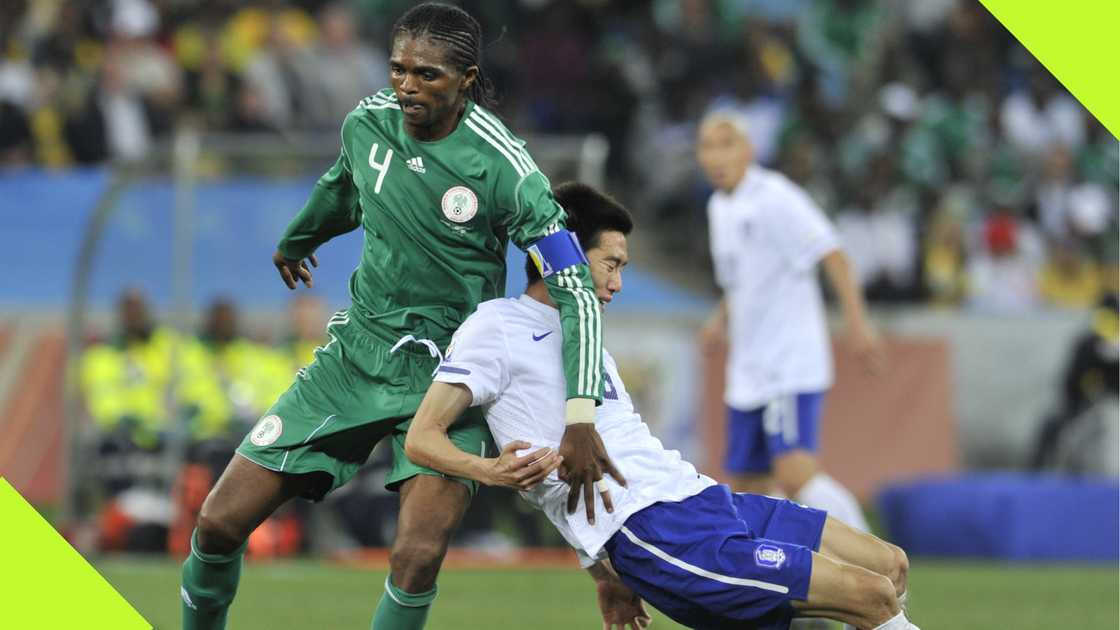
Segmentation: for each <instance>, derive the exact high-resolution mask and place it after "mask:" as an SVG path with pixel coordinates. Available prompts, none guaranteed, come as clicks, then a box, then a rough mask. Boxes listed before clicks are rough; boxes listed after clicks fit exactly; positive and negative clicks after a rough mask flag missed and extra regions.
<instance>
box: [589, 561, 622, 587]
mask: <svg viewBox="0 0 1120 630" xmlns="http://www.w3.org/2000/svg"><path fill="white" fill-rule="evenodd" d="M587 573H588V574H589V575H590V576H591V579H593V580H595V581H596V582H605V581H607V580H617V579H618V576H617V575H616V574H615V572H614V569H613V568H611V562H610V560H599V561H598V562H596V563H595V564H593V565H591V566H589V567H587Z"/></svg>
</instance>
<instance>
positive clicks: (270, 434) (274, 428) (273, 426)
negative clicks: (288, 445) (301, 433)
mask: <svg viewBox="0 0 1120 630" xmlns="http://www.w3.org/2000/svg"><path fill="white" fill-rule="evenodd" d="M283 432H284V422H283V421H281V420H280V416H277V415H271V416H265V417H263V418H261V419H260V421H259V422H257V426H255V427H253V431H252V432H251V433H249V441H250V442H252V443H253V444H256V445H257V446H268V445H269V444H272V443H273V442H275V441H276V440H278V439H280V434H281V433H283Z"/></svg>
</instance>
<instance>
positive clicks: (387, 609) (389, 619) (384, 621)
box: [372, 575, 436, 630]
mask: <svg viewBox="0 0 1120 630" xmlns="http://www.w3.org/2000/svg"><path fill="white" fill-rule="evenodd" d="M435 598H436V588H435V587H432V590H430V591H428V592H426V593H406V592H404V591H402V590H401V589H399V588H397V587H396V586H395V585H394V584H393V576H392V575H390V576H388V577H386V578H385V594H384V595H382V596H381V601H380V602H378V603H377V610H376V611H375V612H374V613H373V626H372V628H373V630H420V629H421V628H423V627H424V623H425V622H427V620H428V609H429V608H431V607H432V600H434V599H435Z"/></svg>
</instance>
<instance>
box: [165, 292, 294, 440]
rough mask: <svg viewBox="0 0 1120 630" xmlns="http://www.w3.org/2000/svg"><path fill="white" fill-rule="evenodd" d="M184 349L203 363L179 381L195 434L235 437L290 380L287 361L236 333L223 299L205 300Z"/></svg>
mask: <svg viewBox="0 0 1120 630" xmlns="http://www.w3.org/2000/svg"><path fill="white" fill-rule="evenodd" d="M185 354H186V356H187V357H189V358H190V360H191V362H192V363H196V364H197V365H199V366H205V367H204V369H203V370H201V371H200V372H199V373H198V374H193V375H192V378H191V381H192V382H191V383H185V384H184V387H185V388H187V391H185V392H184V394H183V397H184V400H185V401H186V402H188V403H189V404H193V405H194V406H195V407H196V408H197V409H198V413H197V414H196V415H195V419H194V426H193V435H194V436H195V438H196V439H204V438H213V437H222V436H226V435H232V436H236V437H237V438H240V436H241V435H243V434H244V433H245V432H246V431H248V429H249V427H251V426H252V424H253V423H254V422H256V421H257V420H258V419H259V418H260V417H261V416H262V415H264V412H265V411H266V410H267V409H268V408H269V407H270V406H271V405H272V403H274V402H275V401H276V398H277V397H278V396H279V395H280V394H281V393H282V392H283V391H284V390H285V389H286V388H287V387H288V385H290V384H291V379H292V373H291V370H290V369H289V366H288V363H287V361H286V360H285V359H284V357H283V356H282V355H280V354H279V353H278V352H276V351H274V350H273V349H271V348H269V347H267V346H264V345H262V344H259V343H256V342H254V341H251V340H249V339H248V338H246V337H244V336H243V335H242V334H241V331H240V324H239V322H238V313H237V308H236V307H235V306H234V305H233V303H232V302H230V301H228V300H217V301H215V302H214V303H213V304H211V305H210V308H209V309H208V310H207V312H206V317H205V322H204V324H203V329H202V332H201V334H200V335H199V339H198V342H197V343H194V344H192V345H191V346H190V348H189V349H188V351H187V352H186V353H185Z"/></svg>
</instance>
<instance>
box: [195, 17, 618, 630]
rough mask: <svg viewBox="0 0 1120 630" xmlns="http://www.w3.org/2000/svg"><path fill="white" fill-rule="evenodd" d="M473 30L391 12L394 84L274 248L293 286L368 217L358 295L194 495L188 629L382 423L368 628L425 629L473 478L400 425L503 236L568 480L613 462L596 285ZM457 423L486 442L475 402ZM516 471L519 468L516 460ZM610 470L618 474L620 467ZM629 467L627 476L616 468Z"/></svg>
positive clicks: (491, 271)
mask: <svg viewBox="0 0 1120 630" xmlns="http://www.w3.org/2000/svg"><path fill="white" fill-rule="evenodd" d="M480 41H481V31H480V28H479V25H478V22H476V21H475V19H474V18H472V17H471V16H470V15H469V14H467V13H466V12H464V11H463V10H461V9H458V8H455V7H450V6H446V5H439V4H421V5H418V6H416V7H414V8H412V9H410V10H409V11H408V12H406V13H405V14H404V15H403V16H402V17H401V18H400V19H399V20H398V21H397V23H396V24H395V25H394V27H393V31H392V51H391V57H390V76H391V79H392V89H385V90H382V91H380V92H378V93H377V94H374V95H373V96H370V97H369V98H366V99H364V100H363V101H362V102H361V103H360V104H359V105H358V107H357V108H356V109H355V110H354V111H353V112H351V113H350V114H349V115H348V116H347V117H346V120H345V121H344V122H343V125H342V137H341V140H342V152H341V155H340V156H339V158H338V161H337V162H335V164H334V166H333V167H331V169H330V170H329V171H328V172H327V173H326V174H325V175H323V177H321V178H320V179H319V181H318V183H317V184H316V186H315V188H314V190H313V191H312V193H311V197H310V199H309V200H308V202H307V204H306V206H304V208H303V210H302V211H300V213H299V214H298V215H297V216H296V217H295V218H294V219H293V220H292V222H291V224H290V225H289V226H288V228H287V230H286V231H285V232H284V235H283V238H282V239H281V240H280V244H279V247H278V250H277V252H276V254H275V256H274V263H275V264H276V267H277V268H278V270H279V272H280V275H281V277H282V279H283V280H284V282H285V283H286V284H287V285H288V287H289V288H292V289H294V288H295V287H296V284H297V282H298V281H300V280H302V281H303V282H304V283H305V284H306V285H307V286H311V282H312V278H311V271H310V269H309V268H308V266H307V262H310V263H311V264H312V265H313V266H314V265H317V261H316V259H315V256H314V252H315V250H316V248H318V247H319V246H320V245H322V244H323V243H325V242H327V241H328V240H330V239H331V238H332V237H334V236H337V235H339V234H343V233H345V232H349V231H351V230H355V229H357V228H359V227H360V228H362V230H363V233H364V237H365V244H364V247H363V251H362V258H361V262H360V263H359V264H358V267H357V269H356V270H355V271H354V274H353V275H352V276H351V278H350V296H351V299H352V302H353V303H352V305H351V306H350V308H348V309H346V310H344V311H341V312H339V313H337V314H335V315H334V317H332V318H331V320H330V322H329V323H328V325H327V332H328V334H329V336H330V342H329V343H328V344H327V345H326V346H325V347H323V348H320V349H319V350H318V351H317V352H316V354H315V359H314V361H313V362H312V363H311V364H310V365H308V366H307V367H306V368H305V369H303V370H301V371H300V372H299V374H298V376H297V378H296V380H295V382H294V383H293V384H292V386H291V387H290V388H289V389H288V390H287V392H285V393H284V394H283V395H282V396H281V397H280V399H279V400H277V401H276V403H275V404H274V405H273V406H272V408H271V409H270V410H269V411H268V413H267V414H266V415H265V417H263V418H262V419H261V420H260V421H259V422H258V423H257V425H256V426H255V427H254V428H253V429H252V431H250V433H249V434H248V435H247V436H245V439H244V441H243V442H242V443H241V445H240V447H239V448H238V449H237V455H236V456H235V457H234V458H233V459H232V460H231V461H230V463H229V465H228V467H227V468H226V470H225V472H224V473H223V474H222V477H221V479H219V481H218V483H217V484H216V486H215V487H214V489H213V490H212V491H211V492H210V495H209V496H208V497H207V498H206V501H205V503H204V504H203V506H202V510H201V513H200V515H199V518H198V523H197V528H196V529H195V531H194V534H193V536H192V540H191V553H190V555H189V556H188V557H187V559H186V561H185V562H184V563H183V578H182V588H181V592H180V595H181V598H182V617H183V627H184V628H186V629H187V630H195V629H212V628H223V627H225V623H226V617H227V612H228V609H229V606H230V604H231V602H232V601H233V598H234V594H235V593H236V591H237V585H238V581H239V579H240V572H241V557H242V554H243V552H244V549H245V541H246V539H247V538H248V536H249V534H250V533H251V532H252V531H253V530H254V529H255V528H256V527H257V526H258V525H259V524H260V523H261V522H262V521H263V520H264V519H265V518H267V517H268V516H269V515H270V514H271V513H272V512H273V511H275V510H276V509H277V508H278V507H280V505H282V504H283V503H285V502H286V501H288V500H289V499H291V498H293V497H305V498H309V499H312V500H319V499H322V498H323V496H324V495H325V494H326V493H328V492H330V491H331V490H333V489H335V488H337V487H339V486H341V485H342V484H344V483H346V482H347V480H349V479H350V478H351V477H353V476H354V474H355V473H356V472H357V471H358V468H359V467H360V466H361V465H362V464H363V463H364V462H365V461H366V459H367V458H368V456H369V454H370V451H371V450H372V449H373V447H374V445H376V444H377V443H378V442H379V441H380V440H382V439H389V440H390V441H391V442H392V446H393V468H392V470H391V472H390V474H389V476H388V479H387V482H386V483H387V486H388V487H389V488H390V489H393V490H399V491H400V502H401V507H400V517H399V523H398V529H397V536H396V539H395V540H394V542H393V547H392V551H391V555H390V564H391V565H392V569H391V572H390V575H389V577H388V578H387V579H386V582H385V594H384V595H383V596H382V598H381V601H380V603H379V604H378V606H377V610H376V612H375V613H374V619H373V626H374V627H375V628H377V630H417V629H419V628H422V627H423V626H424V622H425V619H426V617H427V614H428V608H429V605H430V603H431V601H432V600H433V599H434V598H435V596H436V586H435V581H436V575H437V573H438V571H439V567H440V564H441V563H442V561H443V556H444V554H445V552H446V550H447V544H448V540H449V539H450V537H451V534H452V532H453V531H454V529H455V527H456V526H457V524H458V523H459V520H460V518H461V517H462V515H463V513H464V511H465V510H466V508H467V505H468V504H469V502H470V498H471V496H472V495H473V493H474V491H475V488H476V487H477V486H476V482H475V481H473V480H471V479H468V478H465V477H464V478H456V479H453V478H448V477H444V476H443V475H441V474H440V473H438V472H436V471H434V470H432V469H430V468H425V467H423V466H419V465H417V464H415V463H413V462H411V461H409V459H408V458H407V457H406V456H405V454H404V439H405V438H404V436H405V431H406V430H407V428H408V423H409V421H410V419H411V418H412V416H413V414H414V413H415V411H416V408H417V406H418V405H419V404H420V401H421V399H422V398H423V396H424V392H425V391H426V390H427V388H428V385H429V384H430V383H431V379H432V374H433V372H434V370H435V368H436V366H438V365H439V359H440V356H439V355H440V353H439V349H440V348H444V347H446V345H447V343H448V342H449V341H450V340H451V335H452V333H453V332H454V331H455V329H456V328H457V327H458V326H459V324H460V323H462V321H463V319H464V318H466V316H467V315H469V314H470V313H471V312H473V311H474V309H475V307H476V306H477V305H478V303H479V302H481V301H483V300H488V299H492V298H495V297H498V296H501V295H503V294H504V293H505V287H504V284H505V277H506V270H505V254H506V242H507V240H513V242H514V243H515V244H517V245H518V246H519V247H522V248H528V249H530V250H531V251H532V252H533V256H534V259H535V260H537V261H539V263H540V264H541V265H542V267H543V268H544V269H545V274H546V276H547V277H546V279H545V281H544V284H543V285H542V286H544V287H545V289H544V290H545V291H546V292H547V293H548V294H549V296H550V299H551V300H552V301H553V302H554V303H555V304H556V305H557V307H558V309H559V311H558V313H559V319H558V320H557V321H558V322H560V323H559V324H558V328H557V329H556V334H555V335H554V336H553V338H552V339H551V340H550V343H555V344H556V348H557V351H558V352H559V353H560V354H561V355H562V359H561V360H562V362H563V369H562V371H561V373H560V374H559V375H558V377H557V378H559V379H561V380H560V381H557V382H558V383H560V382H563V383H566V384H567V385H566V387H561V389H564V390H565V391H564V393H563V394H561V397H562V398H565V399H566V402H565V403H561V406H562V407H565V413H562V415H563V416H564V418H565V421H566V422H569V423H571V424H569V425H566V427H567V428H566V430H565V431H564V437H563V439H562V440H561V444H560V449H561V451H562V452H563V453H564V456H565V459H564V462H565V468H564V469H562V470H563V472H565V475H566V478H567V479H568V480H569V481H570V482H571V488H572V491H573V492H578V491H580V489H582V488H583V487H585V486H586V487H587V488H591V487H592V485H593V484H594V482H595V480H597V479H599V478H600V477H601V470H602V469H605V470H606V471H608V472H612V468H611V467H610V462H609V461H608V460H606V454H605V451H603V446H602V442H601V441H600V440H599V436H598V434H597V433H596V432H595V426H594V424H593V423H594V421H595V405H596V402H597V401H598V400H599V399H600V397H601V395H602V394H601V392H602V388H603V370H602V359H601V353H602V350H601V348H602V346H601V342H600V319H599V318H600V315H599V309H598V308H597V307H598V303H597V300H596V298H595V291H594V285H593V283H592V280H591V275H590V273H589V271H588V268H587V265H586V262H585V259H584V258H583V253H582V252H581V251H580V250H579V246H578V243H577V241H576V240H575V237H574V236H572V235H571V234H570V233H569V232H568V231H567V230H566V229H565V228H564V225H565V223H564V222H565V216H564V212H563V210H562V209H561V207H560V206H559V205H557V204H556V202H555V200H554V199H553V198H552V192H551V186H550V184H549V182H548V180H547V179H546V178H545V177H544V175H542V174H541V172H540V171H539V170H538V169H537V166H536V164H534V163H533V160H532V158H531V157H530V156H529V154H528V153H527V152H526V151H525V149H524V145H523V143H522V142H521V141H520V140H518V139H517V138H515V137H514V136H513V135H512V134H510V132H509V131H508V130H507V129H506V128H505V126H503V125H502V123H501V122H500V121H499V120H498V119H497V118H496V117H495V116H494V115H493V114H492V113H490V112H489V111H487V110H486V108H485V107H484V105H485V104H486V103H487V102H488V101H489V94H490V91H491V90H490V87H489V85H488V82H487V80H486V77H485V75H484V74H483V72H482V69H481V67H480V65H479V63H480V62H479V58H480ZM450 440H451V442H452V443H454V444H455V445H456V448H461V449H464V450H467V451H470V452H472V453H476V454H477V453H480V452H481V451H482V449H483V448H484V445H485V444H486V443H488V442H489V440H490V434H489V431H488V430H487V428H486V423H485V421H484V419H483V418H482V417H481V414H480V413H479V412H477V411H475V412H473V413H468V414H465V417H464V418H462V419H461V420H460V421H459V422H458V424H456V425H455V427H454V428H453V429H452V430H451V431H450ZM510 472H511V474H512V472H515V471H510ZM615 479H616V480H619V481H622V477H621V476H616V477H615ZM623 483H625V482H624V481H623Z"/></svg>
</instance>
